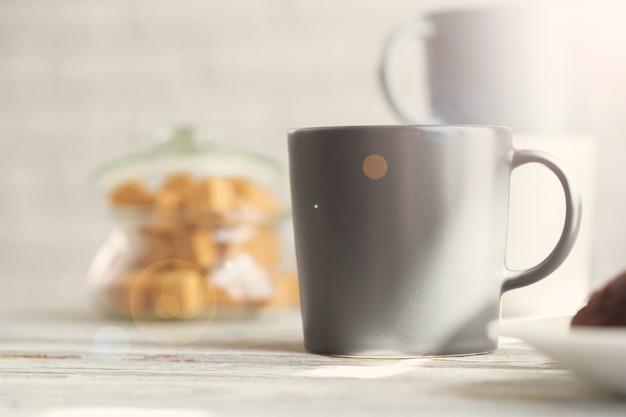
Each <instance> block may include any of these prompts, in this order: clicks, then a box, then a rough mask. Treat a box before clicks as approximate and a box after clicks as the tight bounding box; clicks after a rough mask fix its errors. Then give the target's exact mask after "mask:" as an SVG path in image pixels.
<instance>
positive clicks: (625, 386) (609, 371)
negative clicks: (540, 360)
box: [490, 317, 626, 395]
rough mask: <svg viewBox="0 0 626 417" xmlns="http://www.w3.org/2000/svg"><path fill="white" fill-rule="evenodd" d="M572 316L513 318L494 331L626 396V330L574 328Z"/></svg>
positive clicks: (598, 384)
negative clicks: (527, 345) (515, 339)
mask: <svg viewBox="0 0 626 417" xmlns="http://www.w3.org/2000/svg"><path fill="white" fill-rule="evenodd" d="M571 319H572V318H571V317H554V318H537V319H512V320H502V321H501V322H500V323H499V324H498V323H492V325H491V328H490V331H493V332H495V334H498V335H500V336H509V337H516V338H519V339H521V340H523V341H524V342H526V343H528V344H529V345H531V346H533V347H535V348H537V349H539V350H540V351H542V352H544V353H545V354H547V355H548V356H550V357H552V358H553V359H555V360H556V361H558V362H559V364H560V365H562V366H563V367H564V368H567V369H570V370H571V371H573V372H576V373H577V374H579V375H580V376H582V377H583V378H585V379H587V380H588V381H589V382H591V383H592V384H594V385H596V386H598V387H601V388H604V389H607V390H610V391H613V392H616V393H619V394H621V395H626V327H621V328H620V327H574V328H570V322H571Z"/></svg>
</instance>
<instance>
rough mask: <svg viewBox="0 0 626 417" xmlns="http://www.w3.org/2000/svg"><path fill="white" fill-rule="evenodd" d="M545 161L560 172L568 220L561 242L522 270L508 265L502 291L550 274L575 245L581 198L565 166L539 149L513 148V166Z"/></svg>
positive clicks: (546, 165) (578, 226)
mask: <svg viewBox="0 0 626 417" xmlns="http://www.w3.org/2000/svg"><path fill="white" fill-rule="evenodd" d="M533 162H536V163H539V164H542V165H544V166H545V167H546V168H548V169H549V170H550V171H552V172H553V173H554V175H556V176H557V178H558V180H559V182H560V183H561V187H563V191H564V193H565V221H564V223H563V230H562V231H561V236H560V237H559V240H558V242H557V243H556V245H555V246H554V249H552V252H550V254H549V255H548V256H547V257H546V258H545V259H544V260H543V261H541V262H540V263H538V264H537V265H535V266H533V267H531V268H528V269H524V270H519V271H512V270H510V269H508V268H506V265H505V273H504V278H505V279H504V281H503V283H502V288H501V291H500V293H501V294H503V293H505V292H506V291H509V290H512V289H515V288H520V287H525V286H527V285H530V284H534V283H535V282H537V281H539V280H541V279H543V278H545V277H547V276H548V275H550V274H551V273H552V272H554V271H555V270H556V269H557V268H558V267H559V266H561V264H562V263H563V262H564V261H565V259H567V257H568V255H569V254H570V252H571V251H572V248H573V247H574V243H575V242H576V237H577V236H578V231H579V230H580V221H581V216H582V198H581V196H580V192H579V190H578V188H577V187H576V186H575V185H574V184H573V183H572V180H571V177H570V176H569V175H568V174H566V170H565V168H564V167H563V166H562V165H561V163H560V162H559V161H558V160H557V159H556V158H554V157H553V156H552V155H550V154H548V153H546V152H542V151H537V150H514V151H513V158H512V162H511V164H512V169H515V168H517V167H519V166H522V165H525V164H529V163H533Z"/></svg>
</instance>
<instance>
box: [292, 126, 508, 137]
mask: <svg viewBox="0 0 626 417" xmlns="http://www.w3.org/2000/svg"><path fill="white" fill-rule="evenodd" d="M370 129H371V130H376V129H389V130H391V129H415V130H422V129H423V130H446V129H450V130H461V129H481V130H500V131H506V132H512V129H511V128H510V127H508V126H503V125H481V124H379V125H335V126H330V125H328V126H305V127H295V128H290V129H289V130H288V131H287V133H288V134H289V135H291V134H293V133H296V132H322V131H345V130H370Z"/></svg>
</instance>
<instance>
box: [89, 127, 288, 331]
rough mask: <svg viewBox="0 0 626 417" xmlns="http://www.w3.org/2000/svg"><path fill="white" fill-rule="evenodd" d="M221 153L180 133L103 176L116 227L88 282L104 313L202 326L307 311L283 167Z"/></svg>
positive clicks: (107, 168) (102, 171) (103, 170)
mask: <svg viewBox="0 0 626 417" xmlns="http://www.w3.org/2000/svg"><path fill="white" fill-rule="evenodd" d="M212 144H213V141H211V140H205V139H203V138H202V137H201V136H200V135H199V134H198V132H196V131H194V130H193V129H189V128H179V129H176V130H173V131H172V132H170V134H169V135H168V137H167V140H165V141H164V142H163V143H162V144H160V145H159V146H157V147H156V148H154V149H152V150H150V151H148V152H145V153H143V154H139V155H132V156H130V157H127V158H124V159H121V160H118V161H113V162H111V163H109V164H106V165H104V166H102V167H100V168H99V169H98V170H97V171H96V173H95V177H94V178H95V181H96V183H97V184H98V185H99V186H100V188H101V189H102V190H103V191H104V194H105V195H106V199H107V201H108V205H109V210H110V212H111V213H112V217H113V220H114V224H115V227H114V229H113V230H112V232H111V233H110V235H109V236H108V238H107V239H106V241H105V242H104V244H103V245H102V246H101V248H100V249H99V251H98V252H97V253H96V255H95V257H94V259H93V262H92V265H91V268H90V271H89V277H88V278H89V284H90V289H91V293H92V295H93V298H94V301H95V304H96V305H97V306H98V307H99V308H100V309H101V310H102V311H103V312H104V313H106V314H108V315H110V316H116V317H125V318H132V319H135V320H143V319H164V320H166V319H193V318H200V317H210V318H213V317H215V316H217V317H224V316H227V317H232V316H249V315H253V314H256V313H259V312H266V311H275V310H280V309H289V308H294V307H296V306H297V305H298V283H297V276H296V272H295V268H293V267H290V266H289V262H288V261H286V259H288V258H289V255H290V254H291V250H290V248H289V247H288V245H286V244H285V239H284V233H283V228H284V225H285V223H286V222H285V220H286V219H287V218H288V214H287V213H286V210H285V209H284V207H283V206H282V205H281V203H280V202H279V201H278V199H277V198H276V197H275V196H274V194H273V193H272V192H271V191H270V190H271V183H272V182H273V181H276V180H277V179H278V177H279V170H278V166H277V165H276V163H274V162H273V161H271V160H269V159H267V158H264V157H261V156H259V155H256V154H249V153H244V152H233V151H223V150H222V151H220V150H216V149H215V147H214V146H213V145H212Z"/></svg>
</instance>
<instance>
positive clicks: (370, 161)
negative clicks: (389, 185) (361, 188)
mask: <svg viewBox="0 0 626 417" xmlns="http://www.w3.org/2000/svg"><path fill="white" fill-rule="evenodd" d="M387 168H388V165H387V160H386V159H385V157H383V156H382V155H379V154H377V153H373V154H371V155H368V156H367V157H366V158H365V159H364V160H363V173H364V174H365V175H366V176H367V177H368V178H370V179H373V180H379V179H381V178H382V177H384V176H385V175H386V174H387Z"/></svg>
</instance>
